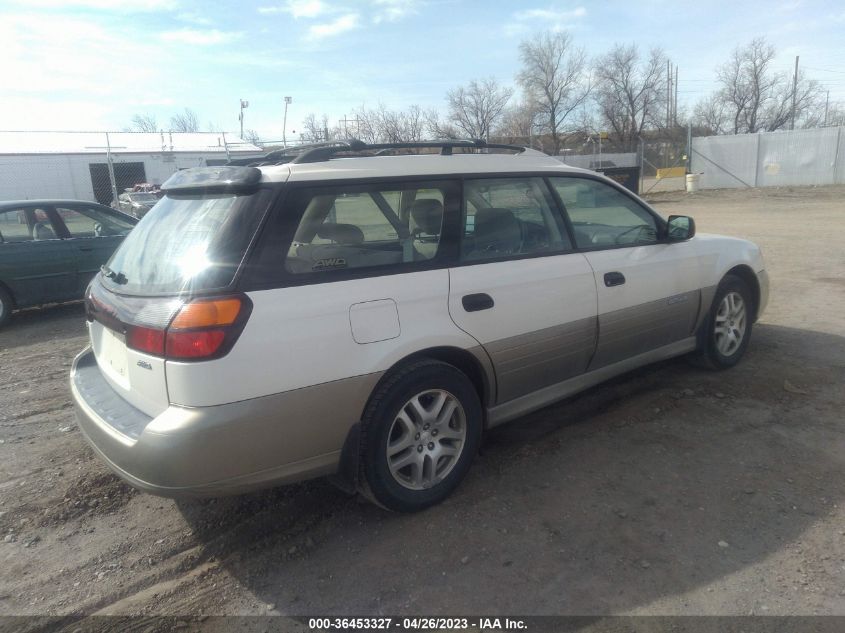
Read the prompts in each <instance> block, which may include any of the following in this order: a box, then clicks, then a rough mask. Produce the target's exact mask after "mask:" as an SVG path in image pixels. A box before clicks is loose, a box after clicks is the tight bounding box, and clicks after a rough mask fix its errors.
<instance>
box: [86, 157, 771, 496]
mask: <svg viewBox="0 0 845 633" xmlns="http://www.w3.org/2000/svg"><path fill="white" fill-rule="evenodd" d="M431 148H435V149H439V150H440V152H439V153H431V151H432V150H431ZM424 151H425V152H429V153H424ZM413 152H416V153H413ZM251 160H252V161H254V163H253V164H252V165H250V164H243V162H244V161H241V164H235V165H233V164H230V165H228V166H224V167H207V168H197V169H189V170H185V171H180V172H178V173H177V174H175V175H174V176H173V177H172V178H171V179H170V180H169V181H168V182H167V183H165V185H164V186H163V187H162V189H163V190H164V191H165V193H166V195H165V196H164V198H163V199H162V200H161V201H159V202H158V204H156V206H155V207H154V208H153V209H152V210H151V211H150V212H149V213H148V214H147V215H145V216H144V218H143V219H142V220H141V222H140V223H139V224H138V226H137V227H136V228H135V229H134V230H133V231H132V233H131V234H130V235H129V236H128V237H127V238H126V240H125V241H124V242H123V244H122V245H121V246H120V248H119V249H118V250H117V251H116V253H115V254H114V256H113V257H112V259H111V260H110V261H109V263H108V265H107V266H104V267H103V270H102V272H101V273H100V274H99V275H97V277H96V278H95V279H94V280H93V282H92V283H91V285H90V287H89V289H88V291H87V293H86V313H87V322H88V328H89V330H90V340H91V346H90V347H89V348H88V349H86V350H85V351H83V352H82V353H81V354H80V355H79V356H78V357H77V358H76V359H75V361H74V363H73V368H72V372H71V388H72V392H73V397H74V399H75V401H76V405H77V410H78V417H79V422H80V426H81V428H82V431H83V432H84V434H85V436H86V437H87V439H88V440H89V442H90V443H91V445H92V446H93V447H94V450H95V451H96V452H97V453H98V454H99V455H100V457H101V458H102V459H103V460H105V462H106V463H107V464H108V465H109V466H110V467H111V468H112V469H113V470H114V471H115V472H116V473H117V474H118V475H120V476H121V477H123V478H124V479H125V480H127V481H128V482H129V483H131V484H132V485H134V486H136V487H138V488H141V489H143V490H147V491H149V492H152V493H154V494H159V495H165V496H180V495H206V496H208V495H220V494H226V493H236V492H243V491H247V490H250V489H255V488H260V487H266V486H272V485H277V484H281V483H286V482H292V481H296V480H302V479H305V478H309V477H315V476H320V475H327V474H331V475H335V479H336V480H337V481H339V482H340V483H342V484H345V485H346V486H347V487H349V488H351V489H355V490H359V491H361V492H363V493H364V494H366V495H367V496H368V497H369V498H371V499H372V500H374V501H376V502H377V503H379V504H381V505H383V506H385V507H387V508H390V509H394V510H399V511H413V510H418V509H421V508H424V507H426V506H429V505H431V504H434V503H437V502H439V501H441V500H442V499H444V498H445V497H446V496H447V495H448V494H449V493H450V492H451V491H453V490H454V489H455V487H456V486H457V485H458V484H459V483H460V481H461V479H462V478H463V477H464V475H466V473H467V470H468V469H469V467H470V464H471V462H472V460H473V457H474V455H475V454H476V452H477V450H478V448H479V443H480V441H481V438H482V434H483V433H484V431H485V430H486V429H489V428H491V427H493V426H496V425H498V424H501V423H503V422H506V421H508V420H512V419H514V418H517V417H519V416H522V415H525V414H526V413H528V412H531V411H534V410H536V409H539V408H541V407H544V406H546V405H548V404H550V403H553V402H555V401H557V400H560V399H562V398H565V397H567V396H569V395H571V394H573V393H575V392H577V391H580V390H583V389H586V388H588V387H590V386H592V385H595V384H597V383H599V382H601V381H604V380H606V379H608V378H610V377H612V376H616V375H618V374H621V373H624V372H627V371H629V370H631V369H633V368H635V367H638V366H641V365H644V364H646V363H651V362H654V361H659V360H661V359H666V358H669V357H673V356H679V355H682V354H687V353H691V352H692V353H697V354H698V355H699V356H700V358H701V359H703V360H704V361H705V362H706V363H707V364H709V365H710V366H712V367H714V368H727V367H731V366H732V365H734V364H735V363H737V361H738V360H739V359H740V357H741V356H742V355H743V353H744V352H745V349H746V347H747V346H748V342H749V337H750V335H751V327H752V323H753V322H754V321H755V320H756V319H757V317H758V316H759V315H760V313H761V312H762V310H763V308H764V307H765V305H766V301H767V297H768V278H767V275H766V272H765V270H764V264H763V259H762V257H761V254H760V250H759V249H758V248H757V246H755V245H754V244H752V243H750V242H747V241H744V240H740V239H733V238H728V237H718V236H713V235H695V224H694V222H693V220H692V219H691V218H689V217H686V216H670V217H669V218H668V220H664V219H663V218H662V217H660V216H659V215H658V214H657V213H656V212H655V211H654V210H653V209H651V208H650V207H649V206H648V205H647V204H646V203H645V202H643V201H642V200H641V199H639V198H638V197H637V196H635V195H633V194H632V193H630V192H629V191H627V190H626V189H623V188H622V187H620V186H619V185H617V184H616V183H615V182H613V181H612V180H609V179H608V178H605V177H603V176H601V175H599V174H596V173H593V172H590V171H586V170H581V169H576V168H573V167H567V166H565V165H563V164H562V163H560V162H559V161H558V160H556V159H554V158H552V157H549V156H546V155H544V154H540V153H539V152H535V151H533V150H526V149H525V148H522V147H515V146H496V145H485V144H483V143H480V142H472V141H450V142H443V143H434V142H433V143H422V144H405V145H365V144H363V143H360V142H354V141H353V142H351V143H336V144H327V145H323V146H312V147H310V148H303V149H300V150H299V151H298V152H297V153H290V152H284V151H282V152H277V153H270V154H268V155H266V156H265V157H264V158H262V159H251Z"/></svg>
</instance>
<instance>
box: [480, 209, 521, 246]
mask: <svg viewBox="0 0 845 633" xmlns="http://www.w3.org/2000/svg"><path fill="white" fill-rule="evenodd" d="M521 241H522V230H521V229H520V227H519V221H518V220H517V219H516V217H515V216H514V214H513V211H511V210H510V209H497V208H495V207H489V208H483V209H479V210H478V211H476V213H475V244H476V248H485V247H487V246H488V245H497V247H498V249H499V250H508V249H510V248H511V247H513V246H516V247H518V245H519V244H520V243H521Z"/></svg>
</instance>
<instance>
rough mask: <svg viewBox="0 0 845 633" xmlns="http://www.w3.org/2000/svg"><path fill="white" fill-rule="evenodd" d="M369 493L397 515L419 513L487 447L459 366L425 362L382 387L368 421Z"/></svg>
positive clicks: (477, 406)
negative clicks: (484, 446)
mask: <svg viewBox="0 0 845 633" xmlns="http://www.w3.org/2000/svg"><path fill="white" fill-rule="evenodd" d="M362 431H363V437H362V440H361V446H362V459H361V463H362V470H363V477H362V478H361V480H362V483H363V484H364V490H363V492H364V494H365V495H366V496H367V497H369V498H370V500H372V501H374V502H375V503H377V504H378V505H381V506H382V507H384V508H387V509H388V510H394V511H397V512H417V511H419V510H422V509H424V508H427V507H429V506H431V505H434V504H436V503H440V502H441V501H443V500H444V499H445V498H446V497H448V496H449V495H450V494H451V493H452V492H453V491H454V490H455V488H457V486H458V484H460V482H461V480H462V479H463V478H464V476H465V475H466V473H467V471H468V470H469V468H470V466H471V464H472V460H473V458H474V457H475V454H476V453H477V452H478V446H479V444H480V442H481V431H482V410H481V402H480V400H479V397H478V393H476V391H475V387H474V386H473V384H472V382H471V381H470V380H469V378H467V376H466V375H465V374H464V373H463V372H461V371H460V370H458V369H457V368H455V367H453V366H452V365H449V364H447V363H442V362H440V361H436V360H431V359H424V360H420V361H417V362H415V363H413V364H411V365H408V366H406V367H404V368H401V369H399V370H398V371H396V372H395V373H393V374H392V375H390V376H389V377H388V378H387V379H386V380H384V381H383V382H382V384H381V385H379V387H378V388H377V389H376V391H375V393H374V394H373V396H372V398H371V399H370V402H369V404H368V405H367V409H366V411H365V412H364V416H363V419H362Z"/></svg>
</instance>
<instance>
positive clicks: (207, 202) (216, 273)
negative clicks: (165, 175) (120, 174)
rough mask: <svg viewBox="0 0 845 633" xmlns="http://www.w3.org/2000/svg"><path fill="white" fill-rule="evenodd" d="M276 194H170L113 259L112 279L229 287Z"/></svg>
mask: <svg viewBox="0 0 845 633" xmlns="http://www.w3.org/2000/svg"><path fill="white" fill-rule="evenodd" d="M269 195H270V192H269V191H268V190H259V191H258V192H256V193H253V194H250V195H238V194H202V195H168V196H165V197H164V198H162V199H161V200H160V201H159V203H158V204H157V205H156V206H155V207H154V208H153V210H152V211H150V212H149V213H148V214H146V215H145V216H144V218H143V219H142V220H141V221H140V222H139V223H138V225H137V226H136V227H135V228H134V229H133V230H132V232H131V233H129V235H128V236H127V238H126V239H125V240H124V241H123V242H122V243H121V245H120V247H119V248H118V249H117V251H116V252H115V254H114V255H113V256H112V258H111V260H110V261H109V263H108V268H109V269H110V270H111V273H110V276H109V277H107V278H106V280H105V282H104V283H106V285H107V286H108V287H109V288H110V289H112V290H114V291H116V292H120V293H123V294H133V295H152V294H163V293H164V294H169V293H178V292H183V291H192V292H195V291H200V290H211V289H215V288H224V287H226V286H228V285H229V284H230V283H231V282H232V280H233V279H234V276H235V272H236V271H237V269H238V267H239V266H240V263H241V261H242V259H243V257H244V254H245V252H246V249H247V247H248V246H249V244H250V241H251V239H252V236H253V235H254V234H255V231H256V229H257V227H258V224H259V223H260V221H261V215H262V212H263V210H264V208H265V206H266V201H267V199H268V197H269Z"/></svg>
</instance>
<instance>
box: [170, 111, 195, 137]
mask: <svg viewBox="0 0 845 633" xmlns="http://www.w3.org/2000/svg"><path fill="white" fill-rule="evenodd" d="M170 130H171V131H172V132H199V131H200V124H199V120H198V119H197V113H196V112H194V111H193V110H191V109H190V108H185V111H184V112H177V113H176V114H174V115H173V116H172V117H170Z"/></svg>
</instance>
